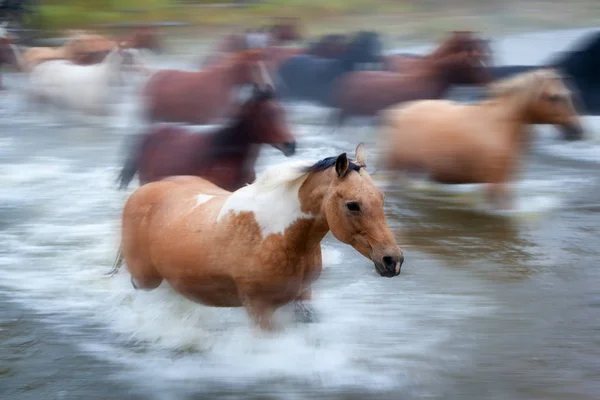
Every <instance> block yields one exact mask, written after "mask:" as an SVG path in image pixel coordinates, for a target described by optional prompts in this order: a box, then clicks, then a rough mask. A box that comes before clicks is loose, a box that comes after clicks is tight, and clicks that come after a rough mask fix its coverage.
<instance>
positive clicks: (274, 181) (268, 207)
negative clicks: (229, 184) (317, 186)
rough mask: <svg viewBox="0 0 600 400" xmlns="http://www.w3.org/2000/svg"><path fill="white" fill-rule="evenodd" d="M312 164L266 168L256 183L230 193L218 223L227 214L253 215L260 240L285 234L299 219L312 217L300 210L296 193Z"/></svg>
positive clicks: (307, 162)
mask: <svg viewBox="0 0 600 400" xmlns="http://www.w3.org/2000/svg"><path fill="white" fill-rule="evenodd" d="M313 164H314V161H306V160H304V161H293V162H290V163H285V164H283V165H281V164H280V165H274V166H272V167H270V168H268V169H267V170H266V171H265V172H264V173H263V174H262V175H261V176H259V177H258V178H257V179H256V181H255V182H254V183H253V184H251V185H248V186H245V187H243V188H241V189H238V190H236V191H235V192H233V193H232V194H231V195H230V196H229V197H228V198H227V200H226V201H225V204H223V207H222V208H221V211H220V212H219V216H218V217H217V221H220V220H221V219H222V218H224V217H225V216H227V215H236V214H240V213H242V212H252V213H253V214H254V218H255V219H256V222H257V223H258V225H259V226H260V229H261V233H262V237H263V239H264V238H266V237H267V236H269V235H272V234H277V233H284V232H285V230H286V229H287V228H288V227H289V226H290V225H292V224H293V223H294V222H295V221H297V220H298V219H301V218H314V216H313V215H311V214H305V213H303V212H302V210H301V208H300V207H301V205H300V198H299V197H298V192H299V190H300V187H301V186H302V184H303V183H304V181H305V180H306V178H307V176H308V174H307V173H306V172H304V170H303V169H304V168H306V167H309V166H311V165H313Z"/></svg>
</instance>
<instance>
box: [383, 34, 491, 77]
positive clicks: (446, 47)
mask: <svg viewBox="0 0 600 400" xmlns="http://www.w3.org/2000/svg"><path fill="white" fill-rule="evenodd" d="M463 51H467V52H470V53H471V54H472V55H473V56H474V57H476V58H479V59H480V60H481V61H482V62H483V63H485V64H486V66H491V63H492V50H491V47H490V44H489V41H488V40H486V39H482V38H480V37H477V36H476V34H475V32H473V31H452V32H450V34H449V35H448V36H447V37H446V39H444V40H443V41H442V43H441V44H440V45H439V46H438V47H437V48H436V49H435V50H434V51H433V52H431V53H430V54H427V55H424V56H421V55H416V54H392V55H388V56H384V57H383V59H384V62H383V64H384V67H385V69H386V70H388V71H393V72H401V73H411V72H414V71H418V70H419V69H420V68H422V67H423V66H425V67H427V63H429V62H431V60H437V59H440V58H442V57H445V56H448V55H452V54H456V53H461V52H463Z"/></svg>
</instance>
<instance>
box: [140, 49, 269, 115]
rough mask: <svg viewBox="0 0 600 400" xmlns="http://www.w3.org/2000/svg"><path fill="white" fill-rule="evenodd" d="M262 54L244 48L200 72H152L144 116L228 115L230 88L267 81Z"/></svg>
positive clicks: (231, 107)
mask: <svg viewBox="0 0 600 400" xmlns="http://www.w3.org/2000/svg"><path fill="white" fill-rule="evenodd" d="M263 57H264V54H263V52H262V51H260V50H247V51H245V52H242V53H238V54H234V55H231V56H229V58H227V59H226V60H224V61H223V62H222V63H220V64H218V65H215V66H212V67H210V68H207V69H205V70H202V71H180V70H173V69H165V70H160V71H158V72H156V73H155V74H154V75H152V76H151V77H150V79H149V80H148V82H147V83H146V86H145V88H144V96H145V98H146V104H145V106H146V108H145V110H146V116H147V118H148V119H149V120H150V121H163V122H184V123H189V124H208V123H213V122H216V121H218V120H219V119H221V118H223V117H227V116H229V115H232V114H231V113H232V112H233V108H234V104H233V101H232V91H233V89H237V88H238V87H239V86H241V85H245V84H252V83H256V82H260V83H262V84H271V82H270V79H269V78H268V77H267V74H266V71H265V67H264V64H263V62H262V60H263Z"/></svg>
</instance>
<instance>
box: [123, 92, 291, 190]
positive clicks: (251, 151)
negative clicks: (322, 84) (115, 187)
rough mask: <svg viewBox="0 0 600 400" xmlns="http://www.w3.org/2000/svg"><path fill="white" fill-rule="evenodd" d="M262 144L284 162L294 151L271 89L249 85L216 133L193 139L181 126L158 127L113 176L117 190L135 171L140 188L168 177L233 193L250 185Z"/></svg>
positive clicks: (214, 131)
mask: <svg viewBox="0 0 600 400" xmlns="http://www.w3.org/2000/svg"><path fill="white" fill-rule="evenodd" d="M263 143H265V144H270V145H271V146H273V147H275V148H276V149H278V150H280V151H281V152H282V153H283V154H284V155H285V156H286V157H289V156H291V155H293V154H294V152H295V150H296V140H295V139H294V137H293V136H292V134H291V133H290V131H289V128H288V126H287V123H286V121H285V112H284V109H283V107H281V106H280V105H279V104H278V103H277V102H276V100H275V93H274V91H273V89H272V88H270V87H266V88H264V89H261V88H260V87H259V86H258V85H255V86H254V91H253V94H252V97H251V98H250V99H249V100H248V101H247V102H246V103H245V104H243V105H242V106H241V107H240V109H239V112H238V115H236V116H235V117H234V118H233V119H232V121H231V122H230V123H229V124H227V125H225V126H223V127H221V128H218V129H215V130H213V131H211V132H207V133H203V134H193V133H191V132H189V131H188V130H187V129H185V128H182V127H173V126H171V127H159V128H154V129H152V130H151V131H150V132H149V133H147V134H145V135H143V136H142V137H141V140H140V141H139V144H138V145H137V146H136V147H135V148H133V149H132V151H131V152H130V155H129V157H128V158H127V161H126V162H125V165H124V167H123V170H122V171H121V174H120V175H119V180H120V189H124V188H126V187H127V185H128V184H129V182H131V180H132V179H133V177H134V175H135V173H136V172H138V175H139V180H140V184H141V185H144V184H146V183H148V182H153V181H157V180H160V179H162V178H165V177H168V176H175V175H195V176H201V177H203V178H204V179H206V180H208V181H210V182H212V183H214V184H215V185H217V186H219V187H221V188H223V189H225V190H229V191H234V190H237V189H239V188H241V187H242V186H244V185H246V184H250V183H252V182H254V179H255V178H256V175H255V171H254V165H255V163H256V159H257V158H258V154H259V150H260V148H259V147H260V145H261V144H263Z"/></svg>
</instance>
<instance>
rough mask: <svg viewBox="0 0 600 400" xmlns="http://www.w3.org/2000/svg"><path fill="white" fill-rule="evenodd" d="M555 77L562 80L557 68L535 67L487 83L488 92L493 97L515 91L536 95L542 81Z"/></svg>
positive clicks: (515, 92)
mask: <svg viewBox="0 0 600 400" xmlns="http://www.w3.org/2000/svg"><path fill="white" fill-rule="evenodd" d="M555 79H558V80H562V76H561V75H560V73H559V72H558V71H557V70H555V69H552V68H543V69H536V70H534V71H530V72H523V73H520V74H518V75H516V76H513V77H510V78H507V79H503V80H501V81H499V82H495V83H492V84H491V85H489V92H490V94H491V97H494V98H498V97H506V96H512V95H514V94H517V93H523V95H525V96H530V95H531V93H535V94H536V95H537V94H539V93H541V89H543V82H547V81H549V80H555Z"/></svg>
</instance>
